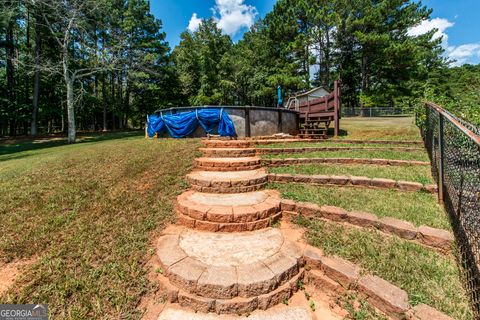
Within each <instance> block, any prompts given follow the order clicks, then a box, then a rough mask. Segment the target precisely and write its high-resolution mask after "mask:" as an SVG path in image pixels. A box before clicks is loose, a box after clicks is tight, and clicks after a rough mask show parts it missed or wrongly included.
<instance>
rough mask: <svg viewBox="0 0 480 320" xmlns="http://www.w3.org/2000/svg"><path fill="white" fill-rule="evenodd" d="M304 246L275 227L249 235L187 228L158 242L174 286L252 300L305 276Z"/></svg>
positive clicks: (202, 294) (208, 295) (191, 292)
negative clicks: (297, 277) (294, 241)
mask: <svg viewBox="0 0 480 320" xmlns="http://www.w3.org/2000/svg"><path fill="white" fill-rule="evenodd" d="M302 250H303V249H302V248H300V247H298V246H297V245H295V244H293V243H292V242H290V241H287V240H285V239H284V237H283V235H282V233H281V231H280V230H279V229H275V228H268V229H264V230H259V231H253V232H243V233H210V232H199V231H194V230H190V229H186V228H184V229H178V231H177V232H176V233H172V234H165V235H163V236H162V237H161V238H160V239H159V241H158V244H157V256H158V259H159V261H160V265H161V266H162V268H163V273H164V275H165V276H166V277H167V278H168V279H169V281H170V283H171V284H172V285H174V286H175V287H177V288H178V289H179V290H183V291H185V292H186V293H188V294H189V295H193V296H197V297H200V298H208V299H214V300H216V299H220V300H229V299H234V298H239V299H247V300H249V301H253V300H252V299H248V298H256V297H258V296H261V295H265V294H270V295H271V294H272V293H273V292H275V290H277V289H278V288H279V287H282V286H283V285H284V284H287V283H289V282H290V281H291V280H292V279H294V278H295V277H296V276H298V275H299V274H300V271H301V268H302V267H303V251H302ZM302 275H303V273H302ZM288 286H290V284H289V285H288ZM226 310H228V311H230V309H228V308H227V309H226Z"/></svg>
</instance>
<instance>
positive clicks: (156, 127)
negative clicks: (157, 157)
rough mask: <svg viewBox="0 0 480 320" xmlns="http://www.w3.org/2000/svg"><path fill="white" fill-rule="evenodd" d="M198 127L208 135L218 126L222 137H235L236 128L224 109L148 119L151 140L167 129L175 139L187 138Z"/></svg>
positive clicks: (202, 110)
mask: <svg viewBox="0 0 480 320" xmlns="http://www.w3.org/2000/svg"><path fill="white" fill-rule="evenodd" d="M198 125H201V126H202V128H203V130H205V132H206V133H212V132H213V130H214V129H215V127H216V126H217V125H218V134H219V135H221V136H222V137H235V136H236V135H237V134H236V132H235V126H234V124H233V121H232V119H231V118H230V116H229V115H228V113H227V112H226V111H225V110H223V109H220V108H218V109H196V110H195V111H189V112H181V113H176V114H166V115H164V114H162V113H160V114H154V115H151V116H149V117H148V121H147V133H148V136H149V137H150V138H152V137H153V136H155V134H156V133H161V132H162V131H163V130H165V129H167V131H168V133H169V134H170V136H172V137H173V138H185V137H187V136H189V135H190V134H192V133H193V132H194V131H195V129H197V127H198Z"/></svg>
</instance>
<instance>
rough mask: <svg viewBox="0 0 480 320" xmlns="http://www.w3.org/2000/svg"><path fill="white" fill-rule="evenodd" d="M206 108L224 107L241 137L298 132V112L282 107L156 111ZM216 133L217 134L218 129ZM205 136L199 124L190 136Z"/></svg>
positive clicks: (166, 134) (294, 133)
mask: <svg viewBox="0 0 480 320" xmlns="http://www.w3.org/2000/svg"><path fill="white" fill-rule="evenodd" d="M206 108H223V109H224V111H226V112H227V113H228V114H229V115H230V118H232V121H233V123H234V125H235V130H236V132H237V136H238V137H239V138H244V137H259V136H271V135H274V134H276V133H287V134H291V135H297V134H298V121H299V114H298V112H296V111H292V110H286V109H282V108H265V107H248V106H238V107H237V106H205V107H179V108H170V109H164V110H159V111H157V112H156V113H160V112H162V113H163V114H176V113H181V112H189V111H193V110H195V109H206ZM247 124H249V125H247ZM214 134H217V132H216V129H215V132H214ZM160 136H161V137H168V136H169V135H168V133H167V132H163V133H162V134H161V135H160ZM205 136H206V133H205V131H204V130H203V128H202V127H201V126H198V128H197V129H196V130H195V131H194V132H193V133H192V134H191V135H190V137H195V138H197V137H205Z"/></svg>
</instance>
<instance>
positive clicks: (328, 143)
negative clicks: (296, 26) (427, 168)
mask: <svg viewBox="0 0 480 320" xmlns="http://www.w3.org/2000/svg"><path fill="white" fill-rule="evenodd" d="M257 147H258V148H262V149H274V148H304V147H315V148H317V147H318V148H321V147H358V148H360V147H368V148H382V147H383V148H385V147H388V148H423V147H422V145H418V144H395V143H389V144H378V143H345V142H333V141H329V140H325V141H324V142H288V143H285V142H284V143H270V144H260V145H257Z"/></svg>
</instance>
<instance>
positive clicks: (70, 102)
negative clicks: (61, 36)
mask: <svg viewBox="0 0 480 320" xmlns="http://www.w3.org/2000/svg"><path fill="white" fill-rule="evenodd" d="M68 54H69V53H68V41H66V42H65V44H64V47H63V77H64V79H65V86H66V88H67V124H68V129H67V130H68V143H75V140H76V135H77V133H76V128H75V102H74V88H73V85H74V82H75V78H74V76H73V75H70V69H69V68H68V62H69V61H68Z"/></svg>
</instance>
